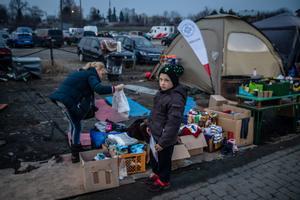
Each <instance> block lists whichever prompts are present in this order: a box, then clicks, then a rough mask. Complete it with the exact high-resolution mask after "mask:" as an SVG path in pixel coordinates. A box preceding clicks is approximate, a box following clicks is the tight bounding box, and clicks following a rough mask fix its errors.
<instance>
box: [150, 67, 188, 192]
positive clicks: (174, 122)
mask: <svg viewBox="0 0 300 200" xmlns="http://www.w3.org/2000/svg"><path fill="white" fill-rule="evenodd" d="M183 71H184V69H183V67H182V66H179V65H176V64H166V65H165V66H164V67H163V68H162V69H161V70H160V72H159V86H160V89H159V91H158V92H157V94H156V95H155V97H154V102H153V109H152V113H151V117H150V119H149V124H148V127H147V132H148V134H149V135H151V139H150V147H151V140H152V141H153V142H152V147H153V148H152V149H151V153H150V165H151V167H152V171H153V173H152V174H151V175H150V176H149V177H148V179H147V180H146V183H147V184H149V185H150V188H149V189H150V191H161V190H165V189H168V188H169V187H170V174H171V168H172V160H171V159H172V154H173V150H174V145H175V144H176V142H177V137H178V131H179V128H180V124H181V122H182V120H183V112H184V106H185V103H186V99H187V90H186V89H185V88H184V87H183V86H182V85H180V84H179V76H181V75H182V74H183Z"/></svg>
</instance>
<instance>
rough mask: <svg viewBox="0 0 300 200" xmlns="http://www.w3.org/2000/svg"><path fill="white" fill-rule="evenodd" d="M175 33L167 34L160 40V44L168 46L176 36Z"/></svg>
mask: <svg viewBox="0 0 300 200" xmlns="http://www.w3.org/2000/svg"><path fill="white" fill-rule="evenodd" d="M176 35H177V34H176V33H172V34H170V35H168V36H167V37H164V38H163V39H162V40H161V45H163V46H169V45H170V44H171V43H172V41H173V40H174V38H175V37H176Z"/></svg>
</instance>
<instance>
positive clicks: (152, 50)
mask: <svg viewBox="0 0 300 200" xmlns="http://www.w3.org/2000/svg"><path fill="white" fill-rule="evenodd" d="M115 39H116V40H117V41H120V42H121V43H122V47H123V48H124V49H126V50H128V51H131V52H133V53H134V54H135V56H136V59H137V62H138V63H149V62H150V63H152V62H159V59H160V54H161V53H162V49H160V48H158V47H155V46H154V45H153V44H152V43H151V41H149V40H147V39H146V38H144V37H143V36H128V35H120V36H116V37H115Z"/></svg>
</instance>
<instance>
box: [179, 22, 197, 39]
mask: <svg viewBox="0 0 300 200" xmlns="http://www.w3.org/2000/svg"><path fill="white" fill-rule="evenodd" d="M194 31H195V27H194V26H193V24H190V23H186V24H184V25H183V26H182V34H183V35H184V36H185V37H190V36H192V35H193V34H194Z"/></svg>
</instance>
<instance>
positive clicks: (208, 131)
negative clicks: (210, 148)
mask: <svg viewBox="0 0 300 200" xmlns="http://www.w3.org/2000/svg"><path fill="white" fill-rule="evenodd" d="M204 136H205V138H208V139H210V138H212V139H213V143H214V144H217V143H220V142H221V141H222V140H223V130H222V127H221V126H217V125H211V126H209V127H208V128H204Z"/></svg>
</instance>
